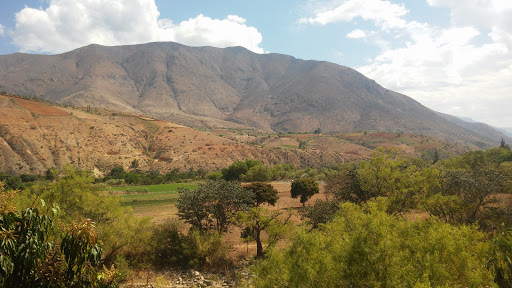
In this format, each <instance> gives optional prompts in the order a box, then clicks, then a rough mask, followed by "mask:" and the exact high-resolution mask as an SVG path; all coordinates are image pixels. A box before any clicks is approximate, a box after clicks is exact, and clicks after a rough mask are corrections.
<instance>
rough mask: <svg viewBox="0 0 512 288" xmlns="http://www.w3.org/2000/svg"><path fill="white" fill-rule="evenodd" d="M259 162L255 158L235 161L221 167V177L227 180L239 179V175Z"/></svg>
mask: <svg viewBox="0 0 512 288" xmlns="http://www.w3.org/2000/svg"><path fill="white" fill-rule="evenodd" d="M261 164H262V163H261V162H260V161H257V160H245V161H240V162H235V163H233V164H231V165H230V166H229V167H227V168H224V169H222V171H221V173H222V178H223V179H224V180H227V181H240V180H241V176H242V175H244V174H245V173H247V171H249V169H251V168H252V167H255V166H257V165H261Z"/></svg>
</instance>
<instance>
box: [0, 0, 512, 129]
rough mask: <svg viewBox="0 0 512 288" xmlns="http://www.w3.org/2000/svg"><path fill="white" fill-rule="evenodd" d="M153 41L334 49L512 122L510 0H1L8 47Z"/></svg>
mask: <svg viewBox="0 0 512 288" xmlns="http://www.w3.org/2000/svg"><path fill="white" fill-rule="evenodd" d="M153 41H175V42H180V43H182V44H186V45H190V46H204V45H209V46H216V47H227V46H244V47H246V48H247V49H250V50H252V51H254V52H256V53H282V54H288V55H292V56H294V57H297V58H301V59H314V60H326V61H330V62H334V63H337V64H341V65H345V66H349V67H352V68H354V69H356V70H358V71H360V72H361V73H363V74H365V75H366V76H367V77H369V78H372V79H374V80H376V81H377V82H378V83H379V84H381V85H382V86H384V87H386V88H389V89H391V90H394V91H397V92H401V93H404V94H406V95H408V96H410V97H412V98H414V99H416V100H418V101H419V102H421V103H422V104H424V105H426V106H427V107H430V108H432V109H434V110H437V111H440V112H445V113H449V114H452V115H457V116H464V117H470V118H473V119H474V120H477V121H482V122H485V123H488V124H491V125H494V126H498V127H512V113H510V112H509V110H510V108H509V107H512V81H511V80H512V1H510V0H485V1H481V0H465V1H460V0H407V1H400V0H286V1H275V0H273V1H270V0H260V1H252V0H251V1H249V0H248V1H240V0H218V1H210V0H189V1H176V0H80V1H76V0H20V1H11V0H0V55H1V54H9V53H14V52H27V53H43V54H56V53H62V52H66V51H69V50H72V49H75V48H78V47H81V46H85V45H88V44H90V43H97V44H103V45H121V44H136V43H146V42H153Z"/></svg>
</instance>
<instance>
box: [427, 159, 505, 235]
mask: <svg viewBox="0 0 512 288" xmlns="http://www.w3.org/2000/svg"><path fill="white" fill-rule="evenodd" d="M503 180H504V179H503V176H502V175H501V174H500V173H498V171H496V170H494V169H479V170H445V171H443V173H442V174H441V175H440V177H439V186H438V188H437V189H432V192H431V193H432V195H431V196H430V197H429V198H427V199H426V200H425V202H424V204H423V206H424V207H425V209H426V211H427V212H429V214H431V215H434V216H437V217H440V218H441V219H443V220H445V221H448V222H450V223H458V224H471V223H476V222H477V221H478V222H479V224H480V225H481V226H482V227H483V228H486V226H492V225H493V224H492V223H489V221H487V220H488V219H490V218H493V217H494V216H498V214H500V213H501V211H500V210H502V209H501V208H500V207H498V206H492V205H491V204H494V203H496V202H497V199H496V198H495V197H494V195H496V194H498V193H501V192H502V191H503ZM492 222H495V221H494V220H493V221H492ZM498 225H499V224H498ZM487 228H488V227H487Z"/></svg>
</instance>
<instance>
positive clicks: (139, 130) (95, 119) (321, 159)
mask: <svg viewBox="0 0 512 288" xmlns="http://www.w3.org/2000/svg"><path fill="white" fill-rule="evenodd" d="M357 150H358V151H359V152H358V153H356V154H354V153H350V151H347V152H346V153H345V152H329V151H316V150H311V151H303V150H298V149H295V150H280V149H263V148H259V147H257V146H254V145H249V144H245V143H242V141H237V140H236V139H235V140H231V139H227V138H223V137H219V136H217V135H215V134H214V133H213V132H207V131H198V130H196V129H192V128H189V127H185V126H181V125H178V124H175V123H171V122H166V121H160V120H155V119H153V118H148V117H144V116H140V115H136V114H129V113H118V112H111V111H106V110H100V109H94V108H91V109H87V108H84V109H78V108H70V107H68V108H65V107H58V106H52V105H49V104H47V103H42V102H38V101H31V100H27V99H22V98H19V97H12V96H7V95H0V172H5V173H9V174H21V173H37V174H41V173H44V172H45V171H46V169H48V168H51V167H62V165H64V164H72V165H74V166H76V167H79V168H81V169H87V170H92V171H95V172H96V173H97V174H101V173H105V172H108V171H110V169H112V168H113V167H114V166H117V165H122V166H123V167H125V168H128V167H130V164H131V162H132V161H133V160H135V159H137V160H138V162H139V167H138V168H140V169H142V170H153V171H160V172H164V173H165V172H168V171H170V170H172V169H175V168H177V169H180V170H182V171H184V170H188V169H195V170H197V169H199V168H203V169H205V170H210V171H211V170H219V169H221V168H224V167H227V166H228V165H230V164H231V163H233V162H235V161H242V160H245V159H258V160H261V161H263V162H264V163H267V164H277V163H292V164H294V165H296V166H306V165H307V166H323V165H329V164H334V163H339V162H344V161H353V160H358V159H362V158H364V157H367V156H368V155H369V154H370V153H371V150H370V149H365V148H364V147H360V146H359V149H357Z"/></svg>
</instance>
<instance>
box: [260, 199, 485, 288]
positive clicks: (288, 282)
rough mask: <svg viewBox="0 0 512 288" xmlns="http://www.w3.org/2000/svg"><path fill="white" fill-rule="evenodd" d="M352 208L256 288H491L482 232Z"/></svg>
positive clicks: (297, 247) (299, 239) (263, 265)
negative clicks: (280, 287) (486, 287)
mask: <svg viewBox="0 0 512 288" xmlns="http://www.w3.org/2000/svg"><path fill="white" fill-rule="evenodd" d="M383 202H385V201H383V200H379V201H378V202H374V201H370V202H368V205H366V206H365V207H360V206H357V205H355V204H351V203H345V204H343V205H342V206H341V207H340V211H339V212H338V214H337V216H336V217H335V219H334V220H333V222H330V223H327V224H326V225H325V226H323V228H322V229H319V230H313V231H311V232H308V231H307V230H305V229H301V230H299V231H298V232H297V233H296V235H295V236H294V237H293V238H292V239H291V241H290V243H289V246H288V247H287V248H286V249H272V250H271V251H269V252H267V256H268V257H267V258H266V259H264V260H261V261H259V262H257V263H256V264H255V265H254V266H253V267H252V270H253V272H254V275H255V277H254V278H253V282H252V283H251V285H253V286H254V287H276V286H285V287H484V286H492V285H493V284H492V276H491V275H490V273H489V271H487V270H486V268H485V253H486V249H487V245H486V244H485V242H484V235H483V234H482V233H481V232H479V231H478V230H477V228H476V227H474V226H459V227H455V226H451V225H449V224H446V223H443V222H440V221H437V220H434V219H431V220H426V221H414V222H413V221H407V220H404V219H402V218H398V217H395V216H392V215H389V214H387V213H385V209H386V207H387V203H383Z"/></svg>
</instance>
